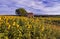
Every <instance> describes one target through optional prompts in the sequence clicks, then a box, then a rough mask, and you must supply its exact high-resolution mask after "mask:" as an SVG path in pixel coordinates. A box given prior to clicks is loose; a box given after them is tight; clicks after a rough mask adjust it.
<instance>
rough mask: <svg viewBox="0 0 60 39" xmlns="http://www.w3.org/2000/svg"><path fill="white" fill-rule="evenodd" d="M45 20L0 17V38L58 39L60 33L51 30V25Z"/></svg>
mask: <svg viewBox="0 0 60 39" xmlns="http://www.w3.org/2000/svg"><path fill="white" fill-rule="evenodd" d="M46 20H47V19H43V18H41V17H40V18H38V17H36V18H27V17H19V16H17V17H16V16H0V38H1V39H59V38H60V31H57V30H55V29H52V28H51V25H48V24H46V22H45V21H46ZM49 20H50V19H49ZM50 21H51V20H50ZM48 22H49V21H48Z"/></svg>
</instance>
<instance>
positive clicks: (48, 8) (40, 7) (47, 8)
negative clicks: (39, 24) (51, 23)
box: [0, 0, 60, 15]
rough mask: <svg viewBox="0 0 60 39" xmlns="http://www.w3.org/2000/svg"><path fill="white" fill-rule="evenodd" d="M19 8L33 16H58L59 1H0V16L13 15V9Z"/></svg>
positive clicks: (59, 12)
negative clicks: (31, 13)
mask: <svg viewBox="0 0 60 39" xmlns="http://www.w3.org/2000/svg"><path fill="white" fill-rule="evenodd" d="M21 7H23V8H25V9H26V10H27V11H28V12H33V13H34V14H40V15H42V14H43V15H44V14H45V15H46V14H48V15H52V14H53V15H56V14H57V15H59V14H60V11H59V10H60V1H59V0H0V13H1V14H2V13H3V14H15V9H17V8H21Z"/></svg>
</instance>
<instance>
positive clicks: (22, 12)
mask: <svg viewBox="0 0 60 39" xmlns="http://www.w3.org/2000/svg"><path fill="white" fill-rule="evenodd" d="M26 13H27V11H26V10H25V9H24V8H19V9H16V14H17V15H22V16H25V15H26Z"/></svg>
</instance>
